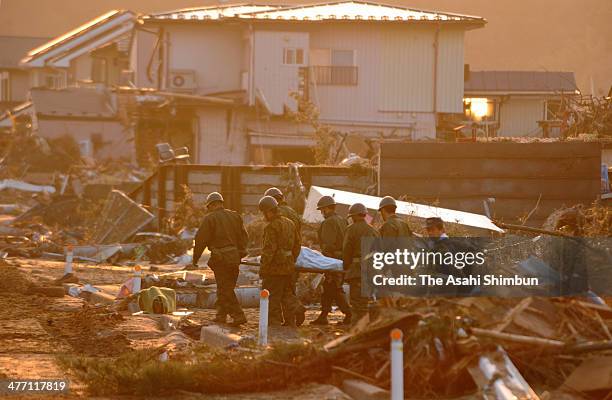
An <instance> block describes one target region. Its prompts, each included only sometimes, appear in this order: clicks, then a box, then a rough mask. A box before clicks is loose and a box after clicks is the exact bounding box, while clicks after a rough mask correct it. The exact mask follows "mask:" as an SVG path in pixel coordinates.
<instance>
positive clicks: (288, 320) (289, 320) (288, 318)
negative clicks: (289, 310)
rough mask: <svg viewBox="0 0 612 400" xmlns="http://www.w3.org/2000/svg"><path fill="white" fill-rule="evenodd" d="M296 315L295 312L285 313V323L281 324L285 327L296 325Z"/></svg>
mask: <svg viewBox="0 0 612 400" xmlns="http://www.w3.org/2000/svg"><path fill="white" fill-rule="evenodd" d="M296 317H297V314H285V323H284V324H283V326H286V327H287V328H295V327H296V326H297V325H296V322H295V319H296Z"/></svg>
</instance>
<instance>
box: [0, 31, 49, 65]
mask: <svg viewBox="0 0 612 400" xmlns="http://www.w3.org/2000/svg"><path fill="white" fill-rule="evenodd" d="M48 40H49V38H36V37H21V36H0V68H18V67H19V60H21V59H22V58H23V57H25V55H26V54H27V53H28V52H29V51H30V50H32V49H33V48H35V47H37V46H40V45H41V44H43V43H45V42H47V41H48Z"/></svg>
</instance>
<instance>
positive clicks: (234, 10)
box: [144, 3, 282, 20]
mask: <svg viewBox="0 0 612 400" xmlns="http://www.w3.org/2000/svg"><path fill="white" fill-rule="evenodd" d="M281 7H282V6H270V5H257V4H246V3H240V4H231V5H226V6H209V7H200V8H185V9H181V10H174V11H167V12H162V13H156V14H151V15H148V16H145V17H144V18H145V19H174V20H180V19H187V20H205V19H206V20H208V19H221V18H231V17H237V16H239V15H241V14H247V13H253V12H257V11H268V10H274V9H279V8H281Z"/></svg>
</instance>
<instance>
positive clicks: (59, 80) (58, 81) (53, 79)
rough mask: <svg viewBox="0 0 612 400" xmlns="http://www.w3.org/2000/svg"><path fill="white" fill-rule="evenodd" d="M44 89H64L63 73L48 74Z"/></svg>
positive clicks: (45, 77) (45, 78) (45, 76)
mask: <svg viewBox="0 0 612 400" xmlns="http://www.w3.org/2000/svg"><path fill="white" fill-rule="evenodd" d="M44 87H46V88H48V89H63V88H64V87H65V85H64V77H63V75H62V74H61V73H56V74H54V73H46V74H45V75H44Z"/></svg>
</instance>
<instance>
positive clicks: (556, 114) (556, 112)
mask: <svg viewBox="0 0 612 400" xmlns="http://www.w3.org/2000/svg"><path fill="white" fill-rule="evenodd" d="M562 117H563V110H562V108H561V100H546V121H554V120H560V119H562Z"/></svg>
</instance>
